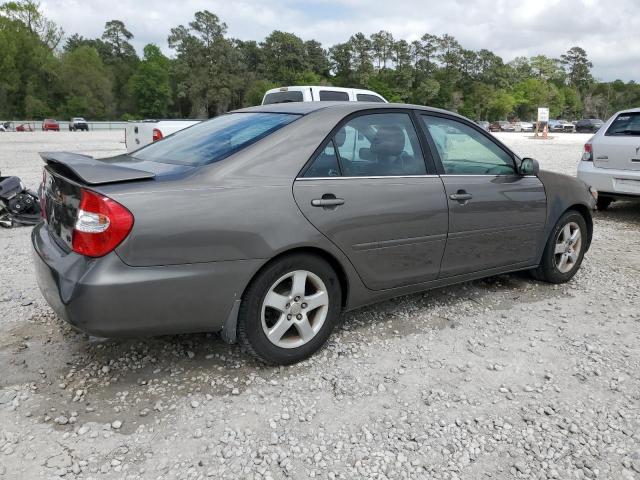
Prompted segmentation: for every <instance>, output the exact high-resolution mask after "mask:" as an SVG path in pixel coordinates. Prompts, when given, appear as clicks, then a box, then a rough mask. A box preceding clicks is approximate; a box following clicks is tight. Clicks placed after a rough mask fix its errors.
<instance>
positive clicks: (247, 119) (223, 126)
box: [131, 112, 300, 166]
mask: <svg viewBox="0 0 640 480" xmlns="http://www.w3.org/2000/svg"><path fill="white" fill-rule="evenodd" d="M299 117H300V116H299V115H293V114H285V113H262V112H260V113H229V114H226V115H221V116H219V117H216V118H212V119H211V120H207V121H206V122H202V123H197V124H195V125H193V126H191V127H189V128H185V129H184V130H180V131H179V132H176V133H174V134H173V135H169V136H168V137H166V138H165V139H163V140H161V141H159V142H155V143H151V144H149V145H147V146H145V147H142V148H141V149H140V150H137V151H135V152H133V153H132V154H131V156H132V157H134V158H138V159H140V160H150V161H153V162H160V163H172V164H178V165H193V166H196V165H205V164H208V163H213V162H217V161H220V160H222V159H224V158H226V157H228V156H229V155H231V154H233V153H236V152H238V151H239V150H241V149H242V148H244V147H246V146H248V145H250V144H252V143H254V142H257V141H258V140H260V139H262V138H264V137H266V136H267V135H270V134H271V133H273V132H275V131H276V130H278V129H280V128H282V127H284V126H285V125H287V124H288V123H291V122H292V121H294V120H295V119H296V118H299Z"/></svg>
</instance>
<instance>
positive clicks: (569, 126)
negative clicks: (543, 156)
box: [549, 120, 576, 133]
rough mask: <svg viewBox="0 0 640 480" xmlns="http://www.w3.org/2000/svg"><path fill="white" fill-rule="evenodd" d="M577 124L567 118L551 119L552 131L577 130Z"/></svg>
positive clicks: (567, 131)
mask: <svg viewBox="0 0 640 480" xmlns="http://www.w3.org/2000/svg"><path fill="white" fill-rule="evenodd" d="M575 128H576V127H575V125H574V124H573V123H571V122H567V121H566V120H549V131H550V132H565V133H570V132H574V131H575Z"/></svg>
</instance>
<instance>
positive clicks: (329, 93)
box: [320, 90, 349, 102]
mask: <svg viewBox="0 0 640 480" xmlns="http://www.w3.org/2000/svg"><path fill="white" fill-rule="evenodd" d="M320 101H321V102H348V101H349V94H348V93H347V92H339V91H337V90H320Z"/></svg>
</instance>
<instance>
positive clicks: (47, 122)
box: [42, 118, 60, 132]
mask: <svg viewBox="0 0 640 480" xmlns="http://www.w3.org/2000/svg"><path fill="white" fill-rule="evenodd" d="M48 130H53V131H55V132H59V131H60V124H59V123H58V122H57V121H55V120H54V119H53V118H45V119H44V121H43V122H42V131H43V132H46V131H48Z"/></svg>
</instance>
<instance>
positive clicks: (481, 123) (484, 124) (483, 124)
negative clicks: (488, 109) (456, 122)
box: [476, 120, 491, 132]
mask: <svg viewBox="0 0 640 480" xmlns="http://www.w3.org/2000/svg"><path fill="white" fill-rule="evenodd" d="M476 123H477V124H478V126H479V127H480V128H481V129H483V130H485V131H487V132H488V131H490V130H489V127H490V126H491V124H490V123H489V122H485V121H484V120H479V121H477V122H476Z"/></svg>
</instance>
